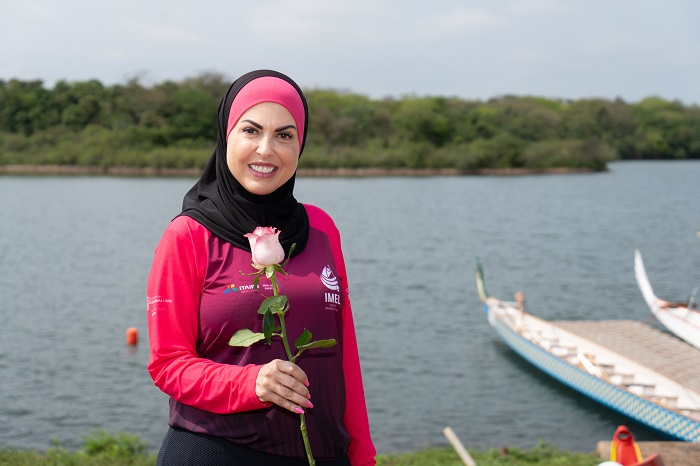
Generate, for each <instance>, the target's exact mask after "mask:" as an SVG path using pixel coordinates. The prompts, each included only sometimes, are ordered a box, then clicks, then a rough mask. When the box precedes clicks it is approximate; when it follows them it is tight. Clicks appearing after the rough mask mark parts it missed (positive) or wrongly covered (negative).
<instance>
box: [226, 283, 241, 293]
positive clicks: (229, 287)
mask: <svg viewBox="0 0 700 466" xmlns="http://www.w3.org/2000/svg"><path fill="white" fill-rule="evenodd" d="M232 291H234V292H236V291H240V290H239V289H238V288H236V284H235V283H231V284H230V285H226V287H225V288H224V294H229V293H230V292H232Z"/></svg>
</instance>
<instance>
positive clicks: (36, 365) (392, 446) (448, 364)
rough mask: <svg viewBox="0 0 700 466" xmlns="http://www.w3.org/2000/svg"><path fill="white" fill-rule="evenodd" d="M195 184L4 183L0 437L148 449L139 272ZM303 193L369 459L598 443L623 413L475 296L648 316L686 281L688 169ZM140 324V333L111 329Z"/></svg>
mask: <svg viewBox="0 0 700 466" xmlns="http://www.w3.org/2000/svg"><path fill="white" fill-rule="evenodd" d="M194 181H195V180H194V179H193V178H115V177H18V176H0V199H1V200H2V202H0V219H1V220H0V222H1V225H2V227H1V228H0V266H1V270H2V273H0V317H1V318H2V320H1V322H2V325H1V326H0V394H1V395H2V396H0V445H3V446H10V447H18V448H35V449H40V450H43V449H46V448H49V447H51V445H52V443H51V442H52V439H53V438H57V439H58V440H59V441H60V442H61V444H62V445H63V446H64V447H66V448H71V449H73V448H77V447H79V445H80V436H81V435H86V434H89V433H90V432H91V431H92V430H94V429H97V428H104V429H107V430H108V431H111V432H117V431H125V432H128V433H131V434H136V435H138V436H140V437H141V438H142V439H143V440H144V441H146V442H148V444H149V449H150V450H152V451H155V450H157V448H158V447H159V445H160V441H161V439H162V437H163V434H164V433H165V430H166V428H167V426H166V424H167V397H166V396H165V395H164V394H162V393H161V392H160V391H159V390H158V389H157V388H155V387H154V386H153V384H152V381H151V380H150V377H149V376H148V374H147V372H146V370H145V366H146V362H147V359H148V341H147V336H146V317H145V285H146V279H147V275H148V271H149V268H150V262H151V259H152V255H153V249H154V248H155V246H156V244H157V242H158V240H159V238H160V235H161V233H162V231H163V229H164V228H165V226H166V225H167V223H168V222H169V221H170V219H171V218H172V217H174V216H175V215H176V214H177V213H179V210H180V206H181V202H182V197H183V195H184V193H185V192H186V191H187V190H188V189H189V188H190V187H191V185H192V184H193V183H194ZM296 193H297V198H298V199H299V200H301V201H302V202H306V203H310V204H315V205H318V206H320V207H322V208H324V209H325V210H327V211H328V212H329V213H330V214H331V215H332V216H333V217H334V219H335V221H336V223H337V225H338V227H339V228H340V231H341V234H342V238H343V248H344V251H345V255H346V262H347V267H348V275H349V281H350V291H351V296H352V300H353V310H354V314H355V321H356V327H357V333H358V344H359V348H360V355H361V361H362V369H363V374H364V381H365V390H366V396H367V405H368V411H369V418H370V424H371V429H372V435H373V438H374V441H375V444H376V446H377V449H378V450H379V452H381V453H391V452H401V451H408V450H414V449H418V448H422V447H425V446H440V445H447V441H446V439H445V438H444V437H443V435H442V429H443V428H444V427H445V426H448V425H449V426H451V427H452V428H453V429H454V430H455V432H456V433H457V435H458V436H459V437H460V438H461V440H462V441H463V442H464V444H465V445H466V446H468V447H478V448H481V447H487V446H495V447H500V446H504V445H510V446H531V445H534V444H536V443H537V442H538V441H539V440H540V439H542V440H544V441H546V442H548V443H552V444H555V445H557V446H559V447H561V448H566V449H571V450H578V451H593V450H594V449H595V445H596V442H597V441H599V440H609V439H610V438H611V437H612V434H613V433H614V431H615V428H616V427H617V425H619V424H623V423H624V424H626V425H628V426H629V427H630V428H632V431H633V433H634V434H635V436H636V437H637V438H638V439H657V437H656V436H655V434H654V433H653V432H650V431H647V430H646V429H644V428H643V427H642V426H639V425H637V424H635V423H632V422H631V421H628V420H627V419H626V418H623V417H621V416H619V415H617V414H615V413H614V412H612V411H610V410H607V409H605V408H602V407H600V406H599V405H597V404H596V403H594V402H592V401H589V400H588V399H586V398H584V397H583V396H580V395H578V394H576V393H575V392H573V391H572V390H569V389H567V388H566V387H564V386H562V385H561V384H559V383H557V382H555V381H553V380H551V379H549V378H548V377H546V376H544V375H543V374H541V373H540V372H538V371H537V370H535V369H533V368H531V367H530V366H529V365H528V364H527V363H525V362H524V361H523V360H521V359H520V358H519V357H518V356H517V355H515V353H513V352H512V351H511V350H510V349H509V348H508V347H507V346H506V345H505V344H503V343H502V342H501V341H500V340H499V339H498V337H497V336H496V334H495V333H494V332H493V331H492V330H491V328H490V327H489V325H488V323H487V321H486V318H485V316H484V312H483V309H482V306H481V304H480V302H479V298H478V295H477V292H476V287H475V281H474V270H475V261H476V258H477V257H479V258H480V259H481V261H482V263H483V265H484V269H485V274H486V284H487V287H488V289H489V292H490V293H491V294H492V295H493V296H496V297H501V298H505V299H510V298H511V297H512V295H513V293H514V292H515V291H518V290H520V291H523V292H524V294H525V300H526V308H527V309H528V310H529V311H530V312H532V313H534V314H536V315H538V316H540V317H543V318H546V319H593V320H603V319H634V320H640V321H644V322H648V323H650V324H652V325H654V326H655V327H657V328H661V327H660V326H659V324H658V323H657V322H656V321H655V320H654V318H653V316H652V315H651V313H650V311H649V310H648V308H647V307H646V305H645V304H644V301H643V300H642V297H641V294H640V292H639V290H638V288H637V285H636V282H635V279H634V272H633V256H634V249H635V248H639V249H640V250H641V252H642V254H643V257H644V261H645V264H646V267H647V272H648V274H649V276H650V280H651V282H652V284H653V286H654V288H655V290H656V291H657V294H659V295H660V296H663V297H667V298H669V299H679V300H682V299H687V298H688V297H689V296H690V293H691V292H692V290H693V287H695V286H698V285H700V239H699V238H698V237H697V236H696V235H697V233H698V231H699V230H700V162H698V161H674V162H617V163H613V164H611V165H610V170H609V171H608V172H605V173H596V174H568V175H533V176H520V177H499V176H493V177H469V176H467V177H443V178H441V177H426V178H421V177H416V178H359V179H356V178H352V179H350V178H300V179H299V180H298V181H297V191H296ZM128 327H137V328H138V329H139V330H140V332H141V341H140V344H139V345H138V346H136V347H128V346H127V345H126V344H125V332H126V329H127V328H128Z"/></svg>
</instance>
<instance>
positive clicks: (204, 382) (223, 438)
mask: <svg viewBox="0 0 700 466" xmlns="http://www.w3.org/2000/svg"><path fill="white" fill-rule="evenodd" d="M307 120H308V110H307V105H306V99H305V98H304V95H303V93H302V92H301V90H300V89H299V87H298V86H297V85H296V83H294V81H292V80H291V79H290V78H288V77H287V76H285V75H283V74H281V73H277V72H275V71H269V70H261V71H254V72H251V73H248V74H246V75H244V76H242V77H241V78H239V79H238V80H236V81H235V82H234V83H233V84H232V85H231V87H230V88H229V91H228V92H227V93H226V96H225V97H224V99H223V101H222V103H221V105H220V107H219V119H218V133H217V143H216V148H215V150H214V153H213V154H212V156H211V158H210V160H209V162H208V164H207V166H206V168H205V169H204V172H203V173H202V176H201V178H200V179H199V181H198V182H197V183H196V184H195V185H194V186H193V187H192V189H190V191H189V192H188V193H187V194H186V195H185V199H184V202H183V209H182V212H181V214H180V215H179V216H178V217H176V218H175V219H174V220H173V221H172V222H171V223H170V225H169V226H168V227H167V229H166V231H165V233H164V234H163V237H162V238H161V241H160V243H159V244H158V247H157V248H156V252H155V258H154V260H153V265H152V267H151V273H150V276H149V280H148V287H147V293H148V299H147V303H148V308H147V317H148V327H149V340H150V351H151V353H150V360H149V364H148V370H149V372H150V374H151V377H152V378H153V381H154V382H155V384H156V385H157V386H158V387H159V388H160V389H161V390H162V391H163V392H165V393H166V394H168V395H169V396H170V420H169V424H170V429H169V430H168V431H167V433H166V436H165V439H164V441H163V444H162V446H161V449H160V452H159V455H158V461H157V463H156V464H157V465H162V466H166V465H170V466H180V465H182V466H185V465H199V464H207V465H212V466H216V465H219V464H221V465H224V464H225V465H227V466H230V465H234V466H235V465H248V464H265V465H269V466H282V465H303V464H307V450H306V448H305V445H304V441H305V440H306V439H304V440H302V435H301V432H300V431H299V423H298V417H297V415H298V414H302V413H304V414H305V418H306V432H307V434H308V440H309V442H310V446H311V451H312V452H313V457H312V455H311V454H309V456H308V460H309V463H308V464H314V458H316V459H317V460H318V463H319V464H325V465H328V466H348V465H350V464H353V465H372V464H375V448H374V445H373V442H372V439H371V437H370V432H369V422H368V419H367V408H366V404H365V398H364V389H363V384H362V374H361V371H360V364H359V356H358V350H357V342H356V338H355V329H354V324H353V318H352V311H351V308H350V300H349V297H348V294H347V293H348V291H347V290H348V286H347V273H346V270H345V261H344V259H343V255H342V250H341V245H340V235H339V233H338V230H337V228H336V227H335V224H334V223H333V220H332V219H331V218H330V217H329V216H328V215H327V214H326V213H325V212H323V211H322V210H321V209H319V208H318V207H314V206H310V205H304V204H301V203H299V202H297V200H296V199H295V197H294V182H295V178H296V169H297V163H298V160H299V157H300V156H301V152H302V150H303V149H304V142H305V140H306V127H307ZM259 227H266V228H269V229H270V230H273V231H275V232H276V231H277V230H279V231H280V232H281V233H279V240H280V243H281V246H282V248H283V250H280V251H279V252H280V254H281V255H282V257H289V260H288V262H287V263H286V267H285V271H286V274H285V275H284V276H281V277H280V278H279V287H280V288H284V290H285V291H284V292H285V295H286V296H288V299H289V302H290V303H291V302H294V303H295V306H294V310H293V311H291V310H290V311H288V312H289V318H288V320H287V329H289V331H290V332H291V333H292V334H293V335H300V334H302V333H304V332H306V333H309V334H314V335H318V336H320V337H321V338H323V339H333V340H335V341H337V342H338V343H339V344H338V345H335V346H333V347H328V348H325V347H324V348H322V349H320V348H317V349H316V350H317V351H318V353H317V354H318V355H319V356H320V357H313V358H300V359H295V360H294V362H290V361H287V360H286V359H287V358H286V356H285V348H283V347H282V345H281V344H275V343H273V344H271V345H270V346H269V347H268V346H265V347H263V346H255V345H254V346H250V347H235V348H234V347H231V346H229V345H228V341H229V338H230V336H231V335H234V334H235V333H236V332H237V331H238V330H240V329H251V330H252V331H253V332H260V331H262V327H263V316H262V315H260V314H259V313H258V312H257V310H258V309H259V308H260V305H261V303H263V301H264V300H265V297H266V295H265V294H269V292H270V290H269V288H265V286H264V285H262V284H261V286H258V282H257V280H256V279H255V278H254V277H253V276H252V275H255V274H254V273H245V272H246V271H248V272H254V271H256V270H257V269H254V268H253V266H251V263H252V262H255V261H253V258H252V255H251V245H250V242H249V241H248V238H247V237H246V236H250V233H251V232H253V231H259ZM328 277H336V278H337V280H338V284H337V285H336V286H335V287H334V288H333V289H331V287H329V285H328V283H327V280H328ZM324 280H326V281H324ZM329 290H330V291H333V293H330V294H332V295H333V300H332V301H331V302H330V304H329V302H328V301H327V296H328V295H329ZM297 345H298V343H297ZM296 349H297V350H299V347H297V348H296ZM312 395H313V403H312V401H311V400H312ZM290 413H294V416H290Z"/></svg>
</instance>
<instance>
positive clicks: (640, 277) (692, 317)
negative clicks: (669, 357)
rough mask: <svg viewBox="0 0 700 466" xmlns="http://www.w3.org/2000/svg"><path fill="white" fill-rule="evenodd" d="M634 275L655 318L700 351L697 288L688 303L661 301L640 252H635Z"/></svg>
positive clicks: (699, 312)
mask: <svg viewBox="0 0 700 466" xmlns="http://www.w3.org/2000/svg"><path fill="white" fill-rule="evenodd" d="M634 275H635V277H636V278H637V284H638V285H639V289H640V290H641V292H642V296H644V301H646V303H647V306H649V308H650V309H651V312H652V313H653V314H654V316H655V317H656V318H657V319H658V320H659V322H661V323H662V324H663V326H664V327H666V328H667V329H668V330H669V331H671V332H672V333H673V334H674V335H676V336H677V337H678V338H681V339H683V340H685V341H687V342H688V343H690V344H691V345H693V346H695V347H696V348H699V349H700V311H698V310H697V308H696V307H697V301H696V299H695V298H696V295H697V291H698V289H697V287H696V288H695V289H694V290H693V293H692V294H691V297H690V299H689V300H688V302H675V303H674V302H670V301H666V300H664V299H659V298H658V297H657V296H656V295H655V294H654V289H653V288H652V286H651V283H650V282H649V277H648V276H647V272H646V270H645V268H644V261H643V260H642V254H641V253H640V252H639V250H635V251H634Z"/></svg>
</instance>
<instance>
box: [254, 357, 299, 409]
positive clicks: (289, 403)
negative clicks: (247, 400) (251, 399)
mask: <svg viewBox="0 0 700 466" xmlns="http://www.w3.org/2000/svg"><path fill="white" fill-rule="evenodd" d="M307 386H308V379H307V377H306V373H304V371H303V370H302V369H301V368H300V367H299V366H297V365H296V364H294V363H291V362H289V361H282V360H281V359H275V360H273V361H271V362H269V363H267V364H265V365H264V366H263V367H262V368H261V369H260V371H259V372H258V378H257V380H256V381H255V394H256V395H257V396H258V399H259V400H260V401H262V402H263V403H274V404H276V405H278V406H281V407H282V408H285V409H287V410H289V411H291V412H293V413H299V414H301V413H303V412H304V410H305V409H306V408H312V407H313V404H312V403H311V401H309V399H310V398H311V395H310V394H309V390H308V388H307Z"/></svg>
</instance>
